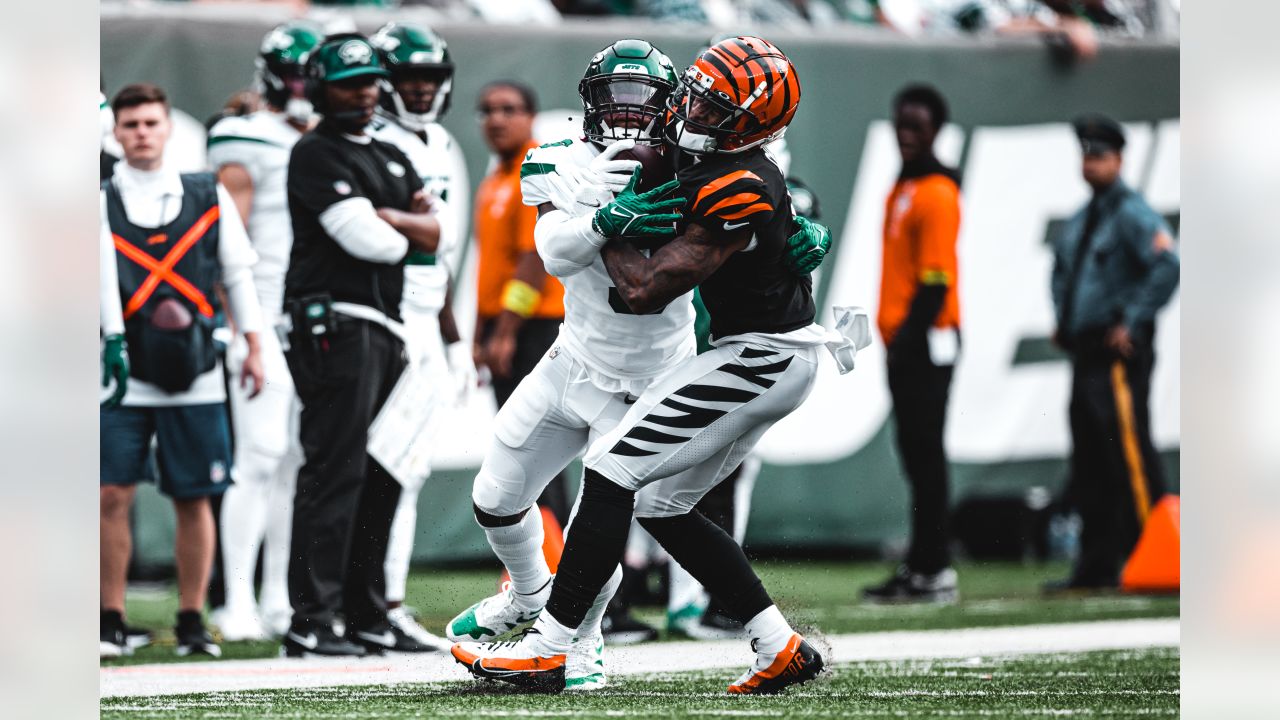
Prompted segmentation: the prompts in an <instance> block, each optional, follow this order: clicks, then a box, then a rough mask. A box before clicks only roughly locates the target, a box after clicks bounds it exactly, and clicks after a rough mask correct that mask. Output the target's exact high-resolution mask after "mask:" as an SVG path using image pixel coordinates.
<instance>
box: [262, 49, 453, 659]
mask: <svg viewBox="0 0 1280 720" xmlns="http://www.w3.org/2000/svg"><path fill="white" fill-rule="evenodd" d="M308 68H309V73H310V77H311V78H312V81H313V91H312V92H311V100H312V102H313V104H314V105H315V107H316V111H317V112H318V113H320V115H321V117H322V118H323V119H322V120H321V122H320V124H319V125H318V126H317V127H316V129H315V130H313V131H312V132H310V133H308V134H307V135H305V136H303V138H302V139H301V140H299V141H298V143H297V144H296V145H294V147H293V152H292V154H291V155H290V158H289V176H288V183H287V186H288V198H289V215H290V219H291V222H292V226H293V250H292V253H291V257H290V262H289V270H288V272H287V273H286V275H285V288H284V296H285V307H286V310H287V311H288V313H289V315H290V318H291V320H292V327H293V330H292V334H291V335H290V347H289V350H288V351H287V352H286V359H287V360H288V362H289V369H290V371H291V372H292V374H293V380H294V385H295V386H296V387H297V389H298V397H299V398H300V399H301V400H302V424H301V437H302V449H303V453H304V455H305V456H306V461H305V463H304V465H303V467H302V470H301V471H300V472H299V473H298V486H297V491H296V492H295V494H294V506H293V548H294V549H293V551H292V556H291V558H290V563H289V594H290V600H291V602H292V604H293V622H292V624H291V625H290V627H289V631H288V632H287V633H286V634H285V638H284V650H285V652H286V653H287V654H289V655H291V656H303V655H364V654H366V653H370V652H371V653H374V654H381V653H382V652H385V651H387V650H394V649H396V637H395V634H394V632H393V631H392V629H391V626H390V624H389V623H388V620H387V605H386V597H385V594H386V590H385V588H386V577H385V574H384V572H383V564H384V561H385V559H386V553H387V541H388V537H389V535H390V532H391V522H392V518H393V517H394V514H395V510H396V505H397V503H398V501H399V498H400V492H401V488H400V485H399V483H398V481H397V479H396V478H395V477H394V476H392V474H391V473H390V472H388V470H387V468H384V467H383V466H382V464H381V463H380V462H378V461H377V460H375V459H374V458H373V457H372V456H371V455H370V454H369V452H368V450H367V448H368V444H369V435H370V433H369V429H370V426H371V424H372V423H373V421H374V419H375V417H377V415H378V413H379V412H380V411H381V409H382V406H383V405H384V404H385V403H386V402H387V400H388V398H389V397H390V396H391V392H392V389H393V388H395V387H396V384H397V382H398V381H399V379H400V376H401V375H402V374H403V373H404V370H405V368H406V367H407V366H408V361H407V359H406V357H405V340H404V338H405V330H404V325H403V315H402V314H401V307H400V306H401V301H402V300H403V295H404V286H405V261H406V257H407V256H409V255H410V254H411V253H414V252H422V253H434V252H435V251H436V249H437V247H438V245H439V241H440V223H439V222H438V220H437V219H436V218H435V216H434V215H432V214H431V213H430V202H429V201H428V200H427V198H426V195H425V193H424V192H423V186H422V180H421V179H420V178H419V177H418V175H417V173H415V172H413V169H412V164H411V163H410V162H409V159H408V158H407V157H405V155H404V153H402V152H401V151H400V150H399V149H397V148H396V147H395V146H393V145H390V144H388V143H385V142H382V141H380V140H377V139H375V138H373V137H370V136H369V135H368V134H367V132H366V130H367V127H368V125H369V123H370V122H371V121H372V120H373V117H374V111H375V109H376V108H377V105H378V96H379V81H380V80H382V79H383V78H386V77H387V72H386V70H385V69H384V68H383V67H382V64H381V61H380V60H379V59H378V56H377V54H376V52H375V51H374V49H373V47H372V46H371V45H370V44H369V42H368V40H366V39H365V38H364V37H363V36H360V35H357V34H354V33H352V34H343V35H336V36H332V37H330V38H329V39H327V40H326V41H325V42H324V43H323V44H321V45H320V47H318V48H317V49H316V50H315V51H314V52H313V53H312V54H311V56H310V59H309V60H308ZM339 612H341V613H342V615H343V617H344V620H345V623H344V625H345V637H340V636H339V635H338V634H337V633H336V631H335V628H334V619H335V616H336V615H337V614H338V613H339Z"/></svg>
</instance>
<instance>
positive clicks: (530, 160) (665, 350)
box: [520, 140, 696, 392]
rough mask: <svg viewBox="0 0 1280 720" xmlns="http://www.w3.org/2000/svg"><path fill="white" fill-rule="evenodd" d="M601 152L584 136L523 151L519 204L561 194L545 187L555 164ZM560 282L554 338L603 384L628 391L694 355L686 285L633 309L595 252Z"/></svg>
mask: <svg viewBox="0 0 1280 720" xmlns="http://www.w3.org/2000/svg"><path fill="white" fill-rule="evenodd" d="M599 154H600V151H599V150H598V149H597V148H596V146H595V145H593V144H591V143H590V142H587V141H585V140H563V141H561V142H558V143H550V144H547V145H543V146H541V147H538V148H534V149H533V150H531V151H529V154H528V155H527V156H526V157H525V161H524V166H523V168H522V169H521V173H520V174H521V178H520V191H521V194H522V195H523V200H524V204H526V205H535V206H536V205H540V204H542V203H547V202H554V200H553V198H557V197H562V196H561V194H560V193H557V192H556V191H555V190H554V189H553V188H552V187H551V186H550V176H551V175H552V174H554V173H555V166H556V164H557V163H566V162H568V163H575V164H577V165H579V166H585V165H586V164H587V163H589V162H591V160H592V159H594V158H595V157H596V156H597V155H599ZM611 199H612V197H611V196H609V197H606V198H602V200H606V201H607V200H611ZM561 202H562V203H563V204H564V205H568V207H562V206H561V205H557V206H556V207H557V209H559V210H562V211H564V212H565V213H567V214H569V215H572V216H575V217H580V216H583V215H586V214H587V213H591V212H594V209H593V208H590V207H587V206H585V205H582V204H579V203H573V204H569V203H567V202H564V201H563V200H561ZM560 280H561V282H563V283H564V324H563V325H562V326H561V330H560V342H561V343H562V344H563V345H564V346H565V347H566V348H567V349H568V350H569V351H570V352H571V353H572V354H573V355H574V356H575V357H577V358H578V359H579V360H581V361H582V363H583V364H584V365H585V366H586V367H587V369H588V370H589V371H590V376H591V379H592V381H593V382H594V383H595V384H596V385H598V386H600V387H601V389H604V390H609V391H615V392H616V391H619V390H626V391H627V392H632V391H633V388H640V387H643V386H644V384H645V383H647V382H648V381H649V380H651V379H653V378H655V377H659V376H661V375H663V374H665V373H666V372H667V371H668V370H670V369H671V368H673V367H675V366H676V365H677V364H679V363H680V362H681V361H683V360H685V359H687V358H689V357H691V356H693V355H694V354H695V352H696V344H695V342H694V335H693V320H694V310H693V292H692V291H690V292H688V293H685V294H684V295H681V296H680V297H678V298H676V299H675V300H673V301H671V302H670V303H669V304H668V305H667V306H666V307H664V308H663V309H662V311H661V312H656V313H651V314H648V315H635V314H632V313H631V312H630V310H628V309H627V306H626V305H625V304H624V303H623V302H622V299H621V296H620V295H619V294H618V291H617V289H616V288H615V287H614V285H613V280H612V279H611V278H610V277H609V271H608V270H607V269H605V266H604V261H603V260H602V259H601V258H600V257H599V256H596V257H595V259H594V260H593V261H592V262H591V265H590V266H589V267H587V268H586V269H584V270H582V271H581V272H576V273H573V274H571V275H569V276H567V277H561V278H560Z"/></svg>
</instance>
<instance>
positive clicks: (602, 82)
mask: <svg viewBox="0 0 1280 720" xmlns="http://www.w3.org/2000/svg"><path fill="white" fill-rule="evenodd" d="M675 86H676V73H675V68H674V67H673V66H672V64H671V59H670V58H668V57H667V56H666V55H664V54H663V53H662V51H661V50H659V49H658V48H656V47H654V46H653V45H652V44H651V43H649V42H646V41H644V40H619V41H618V42H616V43H614V44H612V45H610V46H609V47H607V48H605V49H603V50H601V51H600V52H598V53H596V54H595V55H594V56H593V57H592V58H591V62H590V63H589V64H588V65H587V70H586V72H585V73H583V76H582V81H581V82H579V83H578V95H579V96H580V97H581V98H582V111H583V112H582V131H583V134H584V135H585V136H586V138H587V139H588V140H590V141H592V142H594V143H596V144H597V145H607V144H609V143H611V142H613V141H614V140H623V139H628V138H629V139H633V140H635V141H636V142H638V143H642V144H648V145H657V144H659V143H661V142H662V112H663V108H664V107H665V105H666V102H667V96H668V95H670V93H671V91H672V90H673V89H675Z"/></svg>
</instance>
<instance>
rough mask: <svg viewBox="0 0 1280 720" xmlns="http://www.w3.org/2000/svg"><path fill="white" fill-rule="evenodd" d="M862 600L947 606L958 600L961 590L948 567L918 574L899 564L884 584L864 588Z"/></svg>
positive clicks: (953, 572) (954, 573)
mask: <svg viewBox="0 0 1280 720" xmlns="http://www.w3.org/2000/svg"><path fill="white" fill-rule="evenodd" d="M862 599H863V600H865V601H866V602H869V603H877V604H898V603H901V604H907V603H934V604H938V605H950V604H952V603H954V602H956V601H957V600H959V599H960V591H959V589H958V588H957V587H956V571H955V570H953V569H951V568H943V569H941V570H939V571H938V572H935V573H919V572H915V571H913V570H911V568H908V567H907V566H906V565H901V566H899V567H898V569H897V570H895V571H894V573H893V576H892V577H890V578H889V579H888V580H886V581H885V582H884V583H882V584H880V585H876V586H875V587H869V588H867V589H865V590H863V591H862Z"/></svg>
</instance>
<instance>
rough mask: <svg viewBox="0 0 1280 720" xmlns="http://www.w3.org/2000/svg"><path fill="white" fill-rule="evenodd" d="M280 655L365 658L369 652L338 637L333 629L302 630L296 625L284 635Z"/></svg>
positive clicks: (312, 628)
mask: <svg viewBox="0 0 1280 720" xmlns="http://www.w3.org/2000/svg"><path fill="white" fill-rule="evenodd" d="M280 654H282V655H284V656H285V657H364V656H365V655H367V654H368V652H367V651H366V650H365V647H364V645H360V644H357V643H354V642H351V641H350V640H348V639H346V638H344V637H342V636H340V635H338V634H337V633H335V632H334V631H333V628H332V627H328V626H324V627H311V628H307V629H300V628H299V627H298V626H296V625H294V626H291V627H290V628H289V632H287V633H285V634H284V640H283V641H282V642H281V645H280Z"/></svg>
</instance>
